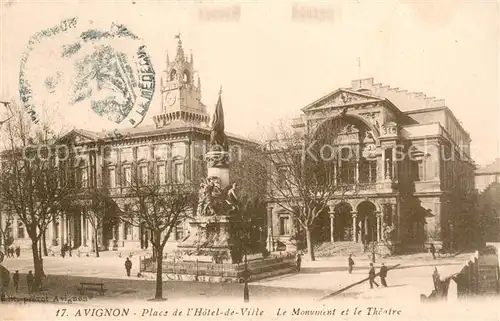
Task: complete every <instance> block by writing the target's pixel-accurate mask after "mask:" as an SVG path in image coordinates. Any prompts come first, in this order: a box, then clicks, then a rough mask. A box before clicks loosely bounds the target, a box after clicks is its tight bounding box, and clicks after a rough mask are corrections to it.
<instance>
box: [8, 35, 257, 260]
mask: <svg viewBox="0 0 500 321" xmlns="http://www.w3.org/2000/svg"><path fill="white" fill-rule="evenodd" d="M193 74H194V63H193V56H192V55H191V56H190V57H186V56H185V54H184V50H183V47H182V42H181V40H180V39H178V43H177V52H176V55H175V57H174V59H172V60H170V59H169V58H168V57H167V61H166V66H165V70H164V71H163V74H162V77H161V109H160V108H158V110H160V112H159V113H157V114H156V115H153V120H154V124H153V125H139V126H138V127H136V128H130V129H128V130H122V131H119V132H118V131H114V132H91V131H88V130H77V129H76V130H73V131H71V132H70V133H68V134H67V135H65V136H64V137H62V138H61V140H60V141H61V143H64V144H67V145H68V146H70V147H71V149H72V150H76V151H77V154H80V155H81V156H82V157H81V159H80V160H79V161H78V162H77V163H75V164H73V165H76V166H78V168H77V171H76V172H77V174H76V177H75V181H76V184H77V186H78V187H79V188H81V190H82V191H83V190H85V189H86V188H92V187H105V188H106V190H107V193H108V194H109V197H110V201H111V203H112V204H116V207H114V206H112V204H111V205H110V206H109V207H107V208H108V210H109V211H110V213H107V214H108V215H109V217H111V218H112V217H113V216H116V215H119V214H118V213H117V212H119V210H118V209H120V210H123V207H122V204H123V203H124V202H123V201H124V198H125V197H126V193H127V186H128V185H129V184H130V182H132V180H133V179H140V180H142V181H143V182H149V183H152V182H155V181H157V182H160V183H162V184H169V183H183V182H186V181H198V180H197V179H199V178H201V177H205V176H204V175H205V171H206V165H205V162H204V155H205V153H206V152H207V151H208V147H209V140H210V115H209V112H208V111H207V106H206V105H204V104H203V103H202V101H201V85H200V78H197V79H196V81H195V79H194V78H193ZM214 105H215V102H214ZM152 109H153V110H154V106H152ZM226 135H227V138H228V143H229V146H230V152H232V157H234V158H233V159H236V158H237V157H238V153H239V152H240V148H241V147H242V146H243V147H245V146H249V145H253V146H255V142H251V141H250V140H247V139H244V138H241V137H238V136H236V135H233V134H230V133H227V132H226ZM65 165H66V166H68V165H71V164H65ZM109 222H110V223H108V224H105V225H104V227H103V228H102V230H101V231H99V232H98V235H99V236H98V241H99V244H100V245H101V250H109V249H117V250H121V249H140V248H148V247H149V248H150V249H151V245H150V244H148V239H149V235H148V231H147V230H145V229H144V228H141V227H138V226H130V225H127V224H125V223H123V222H120V221H119V220H113V219H110V220H109ZM186 232H187V226H185V224H181V225H179V226H177V228H176V230H175V233H173V235H172V237H171V239H170V241H169V244H168V245H167V246H166V249H169V248H171V246H174V247H175V245H176V244H177V242H178V241H180V240H182V239H183V238H184V237H185V236H186ZM9 233H10V235H12V236H13V237H14V245H13V246H17V245H20V246H22V247H29V246H30V244H31V241H30V240H29V238H28V235H27V233H26V232H25V230H24V228H23V226H22V223H21V222H20V220H19V219H17V218H15V217H14V222H13V224H12V228H11V230H10V231H9ZM93 235H94V234H93V227H92V225H91V223H90V221H89V220H88V219H87V218H86V216H85V213H83V212H82V211H80V210H78V209H77V208H74V209H70V208H68V209H67V210H66V211H64V213H62V216H61V217H59V218H58V219H57V221H55V222H53V223H52V224H50V225H49V227H48V229H47V232H46V239H47V246H48V247H50V246H52V247H53V249H58V248H59V246H60V245H61V244H68V245H70V246H71V247H72V248H73V249H74V250H83V251H89V250H92V246H93V238H94V236H93Z"/></svg>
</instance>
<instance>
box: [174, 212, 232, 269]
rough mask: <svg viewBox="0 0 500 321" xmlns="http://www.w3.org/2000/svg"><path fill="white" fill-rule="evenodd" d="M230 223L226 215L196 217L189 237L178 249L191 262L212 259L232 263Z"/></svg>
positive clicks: (191, 225)
mask: <svg viewBox="0 0 500 321" xmlns="http://www.w3.org/2000/svg"><path fill="white" fill-rule="evenodd" d="M229 223H230V221H229V217H228V216H224V215H215V216H201V217H196V219H195V220H194V221H192V222H190V223H189V225H190V230H189V237H188V238H187V239H186V240H185V241H184V242H182V243H181V244H179V245H178V249H179V250H181V251H182V254H183V255H184V257H186V259H188V258H189V260H195V259H197V260H199V261H206V260H207V257H212V258H214V260H215V258H217V260H222V261H224V262H230V261H231V253H230V249H229ZM217 263H219V262H217Z"/></svg>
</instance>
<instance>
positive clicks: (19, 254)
mask: <svg viewBox="0 0 500 321" xmlns="http://www.w3.org/2000/svg"><path fill="white" fill-rule="evenodd" d="M16 256H17V257H20V256H21V248H20V247H19V246H18V247H16Z"/></svg>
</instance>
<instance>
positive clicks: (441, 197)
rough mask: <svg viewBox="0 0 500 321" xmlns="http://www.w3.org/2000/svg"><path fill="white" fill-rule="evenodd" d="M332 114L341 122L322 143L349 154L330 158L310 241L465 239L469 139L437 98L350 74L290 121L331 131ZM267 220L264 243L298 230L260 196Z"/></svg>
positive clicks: (287, 243) (398, 247)
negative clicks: (326, 192) (323, 203)
mask: <svg viewBox="0 0 500 321" xmlns="http://www.w3.org/2000/svg"><path fill="white" fill-rule="evenodd" d="M336 117H342V119H343V124H344V125H343V128H340V129H337V132H338V135H336V136H335V139H334V141H333V142H332V144H333V145H334V146H335V148H336V150H337V151H338V153H342V154H346V155H352V156H351V157H348V158H344V157H336V158H334V160H332V161H331V172H332V173H333V175H332V177H334V178H333V179H335V186H336V188H335V191H336V192H335V193H336V194H335V195H336V196H335V197H333V198H332V199H331V201H330V202H329V207H328V210H327V211H325V212H324V213H323V214H322V215H320V216H319V217H318V218H317V220H316V222H315V227H314V230H313V241H314V242H315V243H325V242H331V243H338V244H337V246H342V244H345V246H346V247H353V248H354V249H356V248H357V249H359V250H362V249H365V250H366V249H368V248H369V247H366V245H370V244H375V245H377V246H379V247H387V248H390V249H391V251H396V252H398V251H399V252H401V251H405V252H407V251H422V250H424V249H425V248H426V247H428V246H429V244H430V243H433V244H435V246H436V247H437V248H440V247H442V246H443V247H455V248H456V247H458V246H460V244H459V243H460V242H461V241H463V242H465V239H466V238H467V237H466V234H467V233H468V232H467V231H466V230H467V221H468V218H470V216H469V215H470V213H469V212H470V211H469V208H468V207H467V206H466V205H465V203H466V202H464V201H463V200H464V199H465V198H466V197H468V195H469V193H470V192H472V191H473V190H474V169H475V168H474V164H473V161H472V159H471V158H470V148H469V147H470V141H471V139H470V136H469V134H468V133H467V132H466V130H465V129H464V128H463V127H462V125H461V123H460V122H459V120H457V118H456V117H455V116H454V115H453V112H452V111H451V110H450V108H448V107H447V106H446V104H445V101H444V100H441V99H435V98H434V97H427V96H426V95H424V94H422V93H409V92H407V91H406V90H400V89H398V88H391V87H389V86H384V85H382V84H376V83H374V81H373V79H372V78H369V79H361V80H354V81H352V84H351V86H350V87H349V88H340V89H337V90H335V91H333V92H331V93H329V94H327V95H325V96H323V97H321V98H319V99H318V100H316V101H314V102H312V103H310V104H309V105H307V106H305V107H304V108H303V109H302V116H301V117H300V118H299V119H296V120H295V121H294V124H293V126H294V127H295V128H296V130H298V131H305V132H307V133H315V132H320V131H328V130H333V129H332V128H329V127H328V126H332V124H333V122H331V121H330V120H332V119H335V118H336ZM400 155H403V156H400ZM338 156H341V155H338ZM268 220H269V221H270V222H272V223H271V224H269V225H268V248H269V249H276V248H279V247H281V248H288V249H293V248H294V244H296V243H295V242H294V241H293V240H294V239H296V238H297V235H296V234H297V233H298V231H299V230H300V228H299V227H298V224H297V222H295V221H294V219H293V216H292V215H290V213H288V212H286V211H285V210H283V209H282V207H280V206H279V205H278V204H273V203H270V204H269V205H268ZM362 245H364V247H363V246H362Z"/></svg>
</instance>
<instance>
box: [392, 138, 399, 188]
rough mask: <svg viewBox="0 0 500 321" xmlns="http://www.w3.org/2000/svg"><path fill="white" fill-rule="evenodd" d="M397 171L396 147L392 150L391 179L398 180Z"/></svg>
mask: <svg viewBox="0 0 500 321" xmlns="http://www.w3.org/2000/svg"><path fill="white" fill-rule="evenodd" d="M397 173H398V169H397V161H396V146H394V147H393V148H392V179H393V180H397V179H398V175H397Z"/></svg>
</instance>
